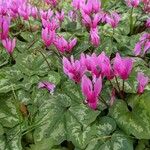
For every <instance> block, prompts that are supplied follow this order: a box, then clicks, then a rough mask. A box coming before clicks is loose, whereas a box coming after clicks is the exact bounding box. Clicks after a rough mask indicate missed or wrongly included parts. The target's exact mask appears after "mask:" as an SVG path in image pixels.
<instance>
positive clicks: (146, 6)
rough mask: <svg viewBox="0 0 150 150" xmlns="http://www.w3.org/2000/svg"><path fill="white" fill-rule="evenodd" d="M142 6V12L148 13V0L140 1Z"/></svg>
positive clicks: (149, 2) (149, 10) (149, 7)
mask: <svg viewBox="0 0 150 150" xmlns="http://www.w3.org/2000/svg"><path fill="white" fill-rule="evenodd" d="M142 2H143V4H144V12H145V13H150V1H149V0H142Z"/></svg>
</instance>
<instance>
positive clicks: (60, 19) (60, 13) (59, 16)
mask: <svg viewBox="0 0 150 150" xmlns="http://www.w3.org/2000/svg"><path fill="white" fill-rule="evenodd" d="M56 18H57V19H58V20H59V22H63V21H64V18H65V13H64V11H63V10H62V11H61V12H56Z"/></svg>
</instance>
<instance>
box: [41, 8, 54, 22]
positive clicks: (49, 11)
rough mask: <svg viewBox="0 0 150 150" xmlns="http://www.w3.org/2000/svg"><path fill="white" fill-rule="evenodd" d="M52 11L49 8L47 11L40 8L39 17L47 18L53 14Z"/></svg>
mask: <svg viewBox="0 0 150 150" xmlns="http://www.w3.org/2000/svg"><path fill="white" fill-rule="evenodd" d="M53 14H54V13H53V11H52V10H51V9H49V10H48V11H43V10H40V16H41V19H44V20H49V19H50V18H51V17H52V16H53Z"/></svg>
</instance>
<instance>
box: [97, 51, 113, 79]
mask: <svg viewBox="0 0 150 150" xmlns="http://www.w3.org/2000/svg"><path fill="white" fill-rule="evenodd" d="M97 62H98V65H99V67H100V69H101V75H102V77H103V76H104V77H105V76H106V77H107V79H108V80H111V79H113V78H114V73H113V70H112V67H111V62H110V58H109V57H107V56H106V54H105V52H102V53H101V54H100V55H99V56H98V58H97Z"/></svg>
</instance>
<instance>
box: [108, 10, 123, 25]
mask: <svg viewBox="0 0 150 150" xmlns="http://www.w3.org/2000/svg"><path fill="white" fill-rule="evenodd" d="M120 19H121V18H120V16H119V15H118V14H117V13H116V12H113V13H112V14H111V15H106V22H107V23H108V24H109V25H110V26H111V27H112V28H116V27H117V26H118V24H119V21H120Z"/></svg>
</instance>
